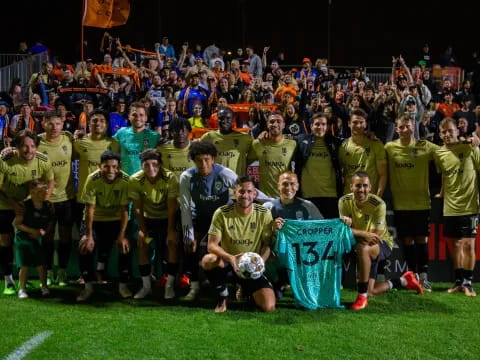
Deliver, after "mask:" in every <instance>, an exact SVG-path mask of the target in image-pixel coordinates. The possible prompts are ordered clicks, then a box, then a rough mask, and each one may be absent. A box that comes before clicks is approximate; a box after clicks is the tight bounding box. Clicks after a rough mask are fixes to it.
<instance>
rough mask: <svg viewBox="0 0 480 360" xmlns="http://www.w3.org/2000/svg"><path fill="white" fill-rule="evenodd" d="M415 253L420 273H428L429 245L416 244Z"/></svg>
mask: <svg viewBox="0 0 480 360" xmlns="http://www.w3.org/2000/svg"><path fill="white" fill-rule="evenodd" d="M415 253H416V255H417V267H418V269H417V271H418V273H428V245H427V244H415Z"/></svg>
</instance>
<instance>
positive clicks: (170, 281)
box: [165, 275, 175, 287]
mask: <svg viewBox="0 0 480 360" xmlns="http://www.w3.org/2000/svg"><path fill="white" fill-rule="evenodd" d="M174 284H175V275H168V277H167V283H166V284H165V286H170V287H173V285H174Z"/></svg>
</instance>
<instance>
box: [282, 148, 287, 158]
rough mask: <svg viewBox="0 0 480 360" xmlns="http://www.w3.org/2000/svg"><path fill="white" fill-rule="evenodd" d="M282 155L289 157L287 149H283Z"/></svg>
mask: <svg viewBox="0 0 480 360" xmlns="http://www.w3.org/2000/svg"><path fill="white" fill-rule="evenodd" d="M282 155H283V156H286V155H287V148H285V147H282Z"/></svg>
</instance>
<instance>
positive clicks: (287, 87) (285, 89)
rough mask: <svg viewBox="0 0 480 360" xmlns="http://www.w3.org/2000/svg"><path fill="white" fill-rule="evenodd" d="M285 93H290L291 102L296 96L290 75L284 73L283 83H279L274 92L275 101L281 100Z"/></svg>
mask: <svg viewBox="0 0 480 360" xmlns="http://www.w3.org/2000/svg"><path fill="white" fill-rule="evenodd" d="M286 93H289V94H290V95H291V102H293V100H294V98H295V96H297V87H296V86H295V85H293V81H292V75H290V74H285V75H284V76H283V84H280V83H279V86H278V88H277V90H275V92H274V94H273V95H274V97H275V101H277V102H282V99H283V97H284V96H285V94H286Z"/></svg>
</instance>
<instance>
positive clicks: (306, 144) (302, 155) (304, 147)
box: [295, 133, 343, 197]
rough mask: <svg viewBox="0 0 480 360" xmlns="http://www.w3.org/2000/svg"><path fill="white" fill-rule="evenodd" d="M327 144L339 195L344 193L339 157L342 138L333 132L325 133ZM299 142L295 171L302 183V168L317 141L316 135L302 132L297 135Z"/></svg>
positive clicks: (296, 139)
mask: <svg viewBox="0 0 480 360" xmlns="http://www.w3.org/2000/svg"><path fill="white" fill-rule="evenodd" d="M324 139H325V145H326V146H327V149H328V152H329V153H330V158H331V159H332V166H333V170H334V171H335V179H336V187H337V196H338V197H340V196H342V195H343V183H342V171H341V168H340V162H339V159H338V151H339V149H340V146H341V144H342V142H343V141H342V139H339V138H337V137H335V136H333V135H331V134H328V133H327V134H326V135H325V138H324ZM295 141H296V142H297V151H296V156H295V173H296V174H297V176H298V181H299V182H300V183H301V177H302V170H303V168H304V166H305V164H306V163H307V160H308V157H309V156H310V153H311V152H312V147H313V143H314V142H315V136H314V135H311V134H310V135H307V134H301V135H299V136H297V137H295Z"/></svg>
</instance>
